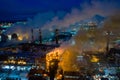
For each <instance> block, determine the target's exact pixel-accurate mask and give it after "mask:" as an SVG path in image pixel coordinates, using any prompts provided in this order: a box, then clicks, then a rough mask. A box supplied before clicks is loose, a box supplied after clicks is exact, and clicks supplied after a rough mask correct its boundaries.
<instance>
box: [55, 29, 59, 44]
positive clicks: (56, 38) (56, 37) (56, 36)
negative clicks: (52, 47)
mask: <svg viewBox="0 0 120 80" xmlns="http://www.w3.org/2000/svg"><path fill="white" fill-rule="evenodd" d="M58 31H59V30H58V29H56V30H55V41H56V44H58V39H59V38H58V34H59V33H58Z"/></svg>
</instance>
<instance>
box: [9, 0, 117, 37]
mask: <svg viewBox="0 0 120 80" xmlns="http://www.w3.org/2000/svg"><path fill="white" fill-rule="evenodd" d="M116 1H117V0H116ZM118 5H119V3H117V2H115V1H114V0H102V1H101V0H90V2H89V3H88V2H84V3H83V4H80V9H78V8H73V9H71V12H65V11H58V12H56V13H55V12H46V13H39V14H37V15H36V16H35V17H34V18H32V19H28V21H27V22H26V24H23V23H19V24H14V25H13V26H12V27H11V28H10V29H8V30H7V34H8V33H9V34H12V33H13V32H16V33H18V34H24V33H26V34H27V35H29V39H30V34H31V31H30V30H31V29H32V28H34V32H35V33H34V34H35V36H38V35H37V32H38V30H37V31H36V29H41V30H42V32H43V36H49V34H50V33H49V32H51V31H53V30H54V29H56V28H58V29H69V26H70V25H72V24H75V23H76V22H79V21H81V20H84V19H87V18H90V17H92V16H94V15H95V14H99V15H103V16H108V15H111V14H112V13H114V12H115V11H116V10H118V8H119V7H118Z"/></svg>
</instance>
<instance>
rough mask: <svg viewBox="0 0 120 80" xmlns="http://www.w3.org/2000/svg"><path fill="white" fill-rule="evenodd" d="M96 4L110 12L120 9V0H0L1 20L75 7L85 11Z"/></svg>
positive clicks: (24, 17) (22, 17) (66, 11)
mask: <svg viewBox="0 0 120 80" xmlns="http://www.w3.org/2000/svg"><path fill="white" fill-rule="evenodd" d="M94 6H95V7H96V9H101V10H103V12H104V11H105V13H107V11H108V13H109V11H110V12H113V11H115V10H120V0H0V21H9V20H24V19H27V18H29V17H33V16H34V15H36V14H38V13H46V12H50V11H51V12H54V13H57V12H59V11H63V12H65V14H67V13H71V11H72V9H74V8H75V9H78V10H79V11H83V10H84V8H86V7H88V8H89V7H90V8H91V7H94ZM100 6H101V7H100ZM99 7H100V8H99ZM88 11H89V10H88ZM95 11H96V10H95ZM96 12H97V11H96ZM98 12H99V11H98Z"/></svg>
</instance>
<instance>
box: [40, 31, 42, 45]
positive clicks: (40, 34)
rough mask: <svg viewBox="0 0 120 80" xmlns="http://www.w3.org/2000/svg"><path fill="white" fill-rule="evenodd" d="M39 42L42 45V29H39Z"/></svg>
mask: <svg viewBox="0 0 120 80" xmlns="http://www.w3.org/2000/svg"><path fill="white" fill-rule="evenodd" d="M39 41H40V44H42V32H41V30H40V29H39Z"/></svg>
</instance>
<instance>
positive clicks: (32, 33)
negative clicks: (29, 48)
mask: <svg viewBox="0 0 120 80" xmlns="http://www.w3.org/2000/svg"><path fill="white" fill-rule="evenodd" d="M31 33H32V42H34V35H33V29H31Z"/></svg>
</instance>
